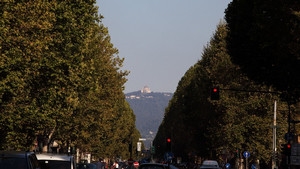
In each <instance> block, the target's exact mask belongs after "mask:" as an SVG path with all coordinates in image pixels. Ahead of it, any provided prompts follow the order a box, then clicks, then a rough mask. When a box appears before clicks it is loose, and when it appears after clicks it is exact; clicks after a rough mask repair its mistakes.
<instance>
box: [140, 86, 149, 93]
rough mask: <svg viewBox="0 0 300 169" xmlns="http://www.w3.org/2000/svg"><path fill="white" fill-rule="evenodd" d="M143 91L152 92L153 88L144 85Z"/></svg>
mask: <svg viewBox="0 0 300 169" xmlns="http://www.w3.org/2000/svg"><path fill="white" fill-rule="evenodd" d="M141 93H151V90H150V88H149V87H148V86H144V88H142V90H141Z"/></svg>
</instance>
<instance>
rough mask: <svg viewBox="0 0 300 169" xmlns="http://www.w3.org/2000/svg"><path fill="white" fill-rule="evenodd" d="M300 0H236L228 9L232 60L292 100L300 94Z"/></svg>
mask: <svg viewBox="0 0 300 169" xmlns="http://www.w3.org/2000/svg"><path fill="white" fill-rule="evenodd" d="M299 12H300V2H299V1H294V0H288V1H286V0H265V1H260V0H233V1H232V2H231V3H230V4H229V6H228V8H227V10H226V21H227V23H228V27H229V34H228V36H227V43H228V51H229V54H230V55H231V57H232V61H233V62H234V63H236V64H238V65H239V66H240V67H241V69H242V71H243V72H245V73H246V74H247V75H248V76H249V77H250V78H251V79H254V80H255V81H257V82H260V83H265V84H267V85H270V86H273V87H275V88H276V89H278V90H279V91H280V92H282V93H283V94H282V97H283V98H285V99H287V100H288V101H290V102H295V101H297V100H299V97H300V90H299V84H300V76H299V73H298V69H299V67H300V59H299V58H300V55H299V54H300V45H299V44H300V42H299V39H300V14H299Z"/></svg>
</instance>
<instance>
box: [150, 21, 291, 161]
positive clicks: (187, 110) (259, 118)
mask: <svg viewBox="0 0 300 169" xmlns="http://www.w3.org/2000/svg"><path fill="white" fill-rule="evenodd" d="M227 32H228V30H227V25H226V24H224V23H220V24H219V25H218V27H217V30H216V32H215V34H214V36H213V37H212V39H211V41H210V43H209V44H208V45H207V47H206V48H205V50H204V52H203V55H202V59H201V60H200V61H198V63H196V64H195V65H194V66H193V67H191V68H190V69H189V70H188V71H187V72H186V74H185V75H184V77H182V79H181V81H180V82H179V84H178V87H177V90H176V92H175V93H174V96H173V98H172V100H171V101H170V104H169V106H168V108H167V109H166V113H165V117H164V120H163V122H162V124H161V126H160V127H159V131H158V134H157V136H156V138H155V140H154V144H155V145H156V147H158V146H160V147H162V149H160V150H158V151H159V153H160V154H163V152H164V148H163V147H164V146H165V145H164V141H162V140H163V138H165V137H168V134H169V133H171V137H172V140H173V148H172V150H173V152H174V153H175V154H176V156H181V157H183V158H185V159H186V158H188V157H189V156H188V154H196V155H198V156H200V157H204V158H215V159H217V158H219V157H222V155H223V153H224V152H228V153H232V154H233V153H234V152H235V149H236V148H239V150H240V151H242V152H243V151H246V150H247V151H249V152H250V153H255V158H257V159H260V160H261V161H262V163H268V161H269V160H270V154H271V153H270V152H271V151H272V150H271V147H272V146H271V143H272V128H270V125H272V120H273V104H274V101H275V100H280V99H279V98H278V96H275V95H272V94H266V93H256V92H237V91H232V90H222V89H247V90H252V91H253V90H255V91H258V90H261V91H273V89H272V88H270V87H267V86H264V85H261V84H257V83H255V82H253V81H251V80H249V78H248V77H247V76H245V75H244V74H243V73H242V72H241V70H240V68H239V67H238V66H237V65H235V64H233V63H231V58H230V56H229V55H228V52H227V48H226V40H225V39H226V37H227ZM212 86H219V87H220V89H221V91H220V100H218V101H214V100H210V87H212ZM280 108H281V110H282V109H286V104H285V103H284V102H280ZM277 118H278V123H280V126H281V128H280V130H279V131H278V138H283V133H284V132H285V131H286V123H285V122H284V120H285V118H286V114H283V113H282V112H280V113H278V116H277ZM250 160H254V158H253V157H251V159H250Z"/></svg>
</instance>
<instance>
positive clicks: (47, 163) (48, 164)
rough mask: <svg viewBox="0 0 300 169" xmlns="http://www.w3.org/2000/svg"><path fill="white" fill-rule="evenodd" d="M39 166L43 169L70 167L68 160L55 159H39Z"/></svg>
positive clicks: (68, 168) (65, 168)
mask: <svg viewBox="0 0 300 169" xmlns="http://www.w3.org/2000/svg"><path fill="white" fill-rule="evenodd" d="M39 163H40V166H41V168H43V169H70V168H71V163H70V161H56V160H39Z"/></svg>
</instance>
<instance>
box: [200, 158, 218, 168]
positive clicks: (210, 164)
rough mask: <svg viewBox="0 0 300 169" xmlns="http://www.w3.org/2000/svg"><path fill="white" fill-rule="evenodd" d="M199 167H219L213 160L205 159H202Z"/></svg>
mask: <svg viewBox="0 0 300 169" xmlns="http://www.w3.org/2000/svg"><path fill="white" fill-rule="evenodd" d="M200 169H220V167H219V164H218V162H217V161H215V160H205V161H203V163H202V165H201V166H200Z"/></svg>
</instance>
